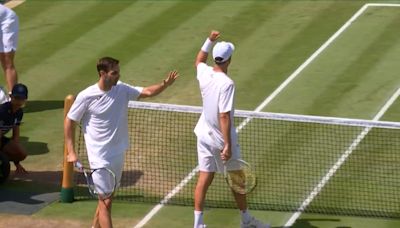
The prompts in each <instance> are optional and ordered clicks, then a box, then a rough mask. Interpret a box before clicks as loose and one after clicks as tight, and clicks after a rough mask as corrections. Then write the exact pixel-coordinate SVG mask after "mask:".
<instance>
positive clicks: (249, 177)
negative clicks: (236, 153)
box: [224, 159, 257, 194]
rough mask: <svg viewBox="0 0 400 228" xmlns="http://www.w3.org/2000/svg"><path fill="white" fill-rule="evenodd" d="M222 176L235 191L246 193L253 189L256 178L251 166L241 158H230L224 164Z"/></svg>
mask: <svg viewBox="0 0 400 228" xmlns="http://www.w3.org/2000/svg"><path fill="white" fill-rule="evenodd" d="M224 177H225V180H226V183H227V184H228V185H229V187H230V188H231V189H232V190H233V191H234V192H236V193H239V194H247V193H250V192H251V191H253V190H254V188H255V187H256V185H257V179H256V176H255V174H254V170H253V168H252V166H251V165H250V164H249V163H247V162H246V161H243V160H242V159H230V160H228V161H227V162H226V163H225V164H224Z"/></svg>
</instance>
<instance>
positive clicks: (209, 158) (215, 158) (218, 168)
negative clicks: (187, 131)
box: [197, 138, 240, 173]
mask: <svg viewBox="0 0 400 228" xmlns="http://www.w3.org/2000/svg"><path fill="white" fill-rule="evenodd" d="M197 156H198V161H199V170H200V171H203V172H217V173H223V172H224V161H222V159H221V148H218V147H216V146H212V145H209V144H207V143H206V142H205V141H203V140H201V139H199V138H197ZM231 159H240V147H239V145H238V144H236V145H234V146H232V157H231ZM227 169H228V170H230V169H231V168H230V167H227ZM235 169H236V168H234V167H232V170H235Z"/></svg>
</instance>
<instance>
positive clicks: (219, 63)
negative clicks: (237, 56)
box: [214, 57, 231, 66]
mask: <svg viewBox="0 0 400 228" xmlns="http://www.w3.org/2000/svg"><path fill="white" fill-rule="evenodd" d="M230 59H231V57H229V58H228V59H227V60H225V61H224V58H222V57H215V59H214V62H215V64H217V65H218V66H220V65H223V64H225V63H226V62H227V61H229V60H230Z"/></svg>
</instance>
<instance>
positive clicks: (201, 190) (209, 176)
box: [194, 171, 214, 228]
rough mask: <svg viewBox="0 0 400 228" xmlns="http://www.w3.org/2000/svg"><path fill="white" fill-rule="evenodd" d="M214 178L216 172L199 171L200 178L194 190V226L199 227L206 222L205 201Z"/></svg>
mask: <svg viewBox="0 0 400 228" xmlns="http://www.w3.org/2000/svg"><path fill="white" fill-rule="evenodd" d="M213 179H214V172H204V171H200V172H199V179H198V180H197V184H196V188H195V191H194V227H195V228H197V227H199V226H200V225H202V224H204V221H203V210H204V201H205V198H206V194H207V190H208V187H209V186H210V185H211V183H212V181H213Z"/></svg>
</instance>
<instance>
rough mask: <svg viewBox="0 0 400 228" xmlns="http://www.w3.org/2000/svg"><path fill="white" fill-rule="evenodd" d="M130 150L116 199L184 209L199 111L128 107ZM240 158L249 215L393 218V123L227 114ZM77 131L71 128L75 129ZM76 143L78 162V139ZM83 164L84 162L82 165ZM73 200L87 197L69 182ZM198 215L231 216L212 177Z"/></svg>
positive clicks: (398, 169)
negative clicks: (251, 179)
mask: <svg viewBox="0 0 400 228" xmlns="http://www.w3.org/2000/svg"><path fill="white" fill-rule="evenodd" d="M129 106H130V108H129V112H128V117H129V120H128V121H129V129H130V135H129V137H130V148H129V150H128V151H127V154H126V158H125V165H124V170H123V175H122V179H121V186H120V188H119V189H118V191H117V194H116V199H117V200H124V201H135V202H148V203H160V202H161V203H168V204H175V205H188V206H189V205H190V206H192V205H193V190H194V186H195V184H196V181H197V152H196V136H195V135H194V133H193V129H194V127H195V125H196V123H197V120H198V118H199V116H200V113H201V108H200V107H193V106H179V105H167V104H156V103H146V102H131V103H130V104H129ZM234 121H235V125H236V126H237V128H236V130H237V132H238V135H239V143H240V147H241V152H242V158H243V159H244V160H245V161H247V162H249V163H250V164H251V165H252V166H253V167H254V169H255V175H256V176H257V187H256V188H255V189H254V191H253V192H252V193H251V194H249V195H248V197H247V200H248V205H249V208H251V209H257V210H277V211H304V212H313V213H324V214H338V215H358V216H374V217H391V218H394V217H396V218H398V217H400V197H399V196H398V194H397V190H398V189H400V178H399V176H400V166H399V164H400V155H399V154H398V151H399V149H400V140H398V139H399V138H400V130H399V129H400V124H399V123H395V122H384V121H365V120H356V119H341V118H326V117H315V116H303V115H290V114H274V113H260V112H250V111H240V110H239V111H236V112H235V119H234ZM77 131H79V129H77ZM77 135H79V136H78V137H77V140H76V144H77V150H78V153H79V157H80V158H81V159H83V160H84V159H85V158H86V149H85V145H84V139H83V136H82V134H80V133H77ZM83 163H86V164H87V161H85V160H84V161H83ZM75 181H76V187H75V196H76V198H77V199H86V198H88V197H89V195H88V194H87V189H86V187H85V185H84V183H85V182H84V179H83V177H82V176H79V175H75ZM206 206H207V207H222V208H236V204H235V202H234V200H233V197H232V194H231V191H230V190H229V187H228V186H227V184H226V183H225V181H224V179H223V175H222V174H219V175H218V174H217V175H216V176H215V179H214V182H213V184H212V185H211V186H210V188H209V190H208V193H207V199H206Z"/></svg>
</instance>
